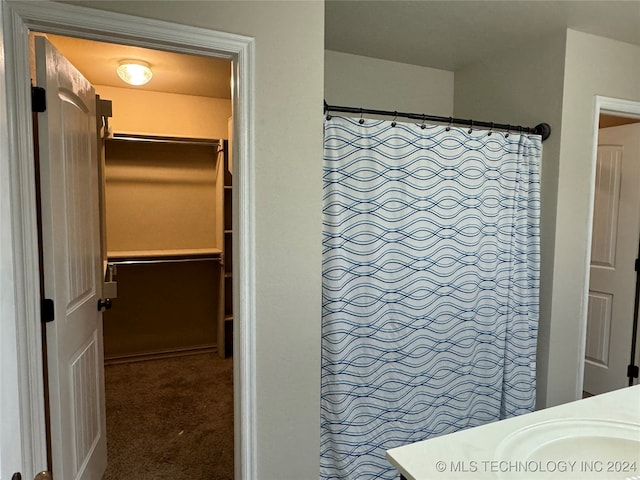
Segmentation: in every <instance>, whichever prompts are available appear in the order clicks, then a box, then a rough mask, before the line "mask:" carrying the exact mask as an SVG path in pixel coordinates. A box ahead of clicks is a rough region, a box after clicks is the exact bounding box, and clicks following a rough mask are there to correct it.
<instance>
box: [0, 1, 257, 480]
mask: <svg viewBox="0 0 640 480" xmlns="http://www.w3.org/2000/svg"><path fill="white" fill-rule="evenodd" d="M6 13H8V14H9V16H10V17H11V20H12V21H11V23H10V24H8V25H6V27H7V28H6V32H5V40H6V44H5V51H6V52H10V55H9V56H8V57H7V58H6V59H5V65H6V67H7V72H8V73H7V78H9V79H10V81H12V82H13V83H14V87H13V91H14V92H15V95H14V96H13V97H12V98H11V99H10V100H9V105H8V107H7V111H8V117H11V118H12V120H13V121H14V122H15V126H16V129H17V132H12V135H11V139H12V148H13V153H14V159H15V160H14V161H12V162H13V163H15V165H14V168H15V170H14V172H18V173H14V174H13V175H12V178H21V179H25V178H33V177H34V174H33V160H32V159H33V146H32V144H31V140H30V139H31V138H32V131H31V126H30V114H29V115H27V112H26V110H25V111H23V109H22V108H18V106H19V105H29V103H30V97H31V92H30V89H29V82H28V80H29V78H30V75H29V62H28V59H29V52H28V48H27V46H28V42H27V37H26V35H27V32H28V31H29V30H32V31H42V32H51V31H55V32H56V33H59V34H63V35H69V36H82V37H85V38H93V39H101V40H106V41H113V42H120V43H126V44H130V45H139V46H145V47H150V48H158V49H165V50H169V51H176V52H180V53H190V54H201V55H205V56H213V57H224V58H228V59H231V60H232V61H233V62H234V78H235V80H236V81H235V85H234V92H233V104H234V122H235V124H236V128H235V131H236V135H235V140H234V143H235V145H234V152H235V162H234V167H235V168H238V169H239V170H241V171H242V172H243V175H242V177H237V185H238V188H237V189H235V190H234V198H235V199H238V200H239V201H238V202H237V203H238V204H239V206H240V207H241V210H242V212H243V214H242V215H239V214H238V213H236V214H235V215H236V218H235V219H237V220H238V221H237V222H235V224H236V225H238V228H237V235H235V237H234V243H236V244H237V245H238V247H239V248H236V249H234V252H235V253H234V256H235V257H239V258H242V260H241V261H238V262H235V266H236V270H237V271H238V272H239V273H240V275H239V277H240V278H242V279H243V282H242V284H241V285H239V287H240V288H239V289H237V290H236V292H237V293H236V295H235V297H236V299H235V301H236V303H237V304H238V308H237V309H236V310H237V312H238V316H237V320H238V322H236V324H235V329H236V331H237V333H238V335H235V340H234V343H235V344H236V348H235V352H236V357H239V358H237V360H238V361H237V362H234V363H235V364H234V378H235V379H236V381H235V384H236V385H238V386H239V387H241V388H236V390H235V393H234V395H235V402H234V403H235V405H237V407H238V408H236V428H237V430H238V431H239V433H240V435H236V438H235V442H236V444H237V446H238V448H236V449H235V456H236V462H235V465H236V466H235V470H236V478H240V479H244V478H250V477H251V473H252V472H253V468H255V467H254V465H253V457H254V454H253V450H254V444H253V440H252V438H254V429H255V427H254V425H253V424H252V422H251V421H250V420H249V419H250V418H252V417H253V412H255V402H254V395H253V391H254V388H255V384H254V383H255V382H254V381H253V379H254V368H255V366H254V355H253V339H252V332H253V331H254V328H253V326H254V319H253V311H254V308H253V305H254V303H255V292H254V282H253V281H252V279H253V274H252V272H253V268H252V265H253V263H254V255H253V249H252V248H251V245H253V237H254V234H253V226H252V225H251V224H250V223H249V222H248V219H249V218H252V212H253V208H254V207H253V196H252V193H251V190H252V189H251V188H249V187H250V185H251V183H252V180H251V179H252V175H253V157H252V151H251V149H249V148H247V145H248V144H250V142H252V140H253V131H252V129H251V128H250V127H251V124H252V116H251V112H252V109H253V97H252V89H251V87H250V82H249V81H248V78H249V77H250V76H251V74H252V68H253V63H252V62H253V61H252V55H253V53H252V52H253V49H252V42H253V40H252V39H250V38H246V37H241V36H238V35H229V34H223V33H220V32H214V31H203V30H202V29H198V28H195V27H186V26H181V25H174V24H169V23H166V22H159V21H153V20H148V19H144V18H137V17H130V16H126V15H120V14H113V13H109V12H100V11H94V10H89V9H83V8H81V7H74V6H68V5H61V4H39V5H37V6H36V5H31V4H29V2H25V3H22V4H11V5H10V6H8V7H7V8H6ZM167 32H169V34H167ZM16 184H20V185H21V187H20V189H21V191H22V197H21V198H22V200H21V202H19V205H17V206H16V208H15V210H14V211H15V212H22V213H21V215H20V216H19V217H15V218H13V221H14V224H15V225H19V226H20V232H21V238H20V241H21V243H20V245H21V246H22V247H21V248H23V251H24V255H23V257H22V260H23V264H22V265H21V267H20V273H21V274H22V278H23V280H24V289H23V291H24V293H23V295H21V296H20V298H18V299H17V301H18V302H19V303H20V304H30V303H31V300H29V295H31V294H34V293H36V292H37V291H38V284H39V281H38V273H37V269H33V268H29V266H30V265H36V264H37V249H36V250H34V247H35V246H36V245H37V240H36V239H37V234H36V231H35V229H34V225H35V223H36V222H35V221H34V219H35V217H36V212H35V208H34V207H33V205H32V204H31V203H30V201H29V197H30V196H31V195H32V193H33V192H32V187H30V188H27V187H25V186H24V182H23V181H22V182H16ZM16 198H18V197H16ZM245 213H247V214H248V215H245ZM235 219H234V220H235ZM245 270H246V272H247V275H246V276H245V275H244V274H243V272H245ZM236 281H237V280H236ZM36 294H37V293H36ZM240 294H242V295H240ZM39 323H40V312H39V310H38V309H35V308H34V309H29V310H28V311H27V312H26V314H25V327H24V328H25V332H27V333H29V332H32V333H34V334H32V335H28V336H27V337H24V338H22V337H21V344H22V343H24V348H25V355H26V356H27V357H28V358H27V360H26V361H25V363H24V364H23V365H22V366H21V368H23V369H24V375H23V379H22V380H21V381H20V391H21V392H23V393H24V395H22V398H24V399H25V400H24V408H25V409H26V411H29V412H30V413H31V414H30V416H29V421H28V422H27V423H25V425H27V427H26V428H27V429H28V431H25V432H24V438H26V439H27V440H26V442H28V444H29V445H30V452H31V453H30V462H29V465H30V466H29V465H26V467H25V471H24V472H23V475H26V476H33V475H35V472H37V471H39V470H41V469H42V466H44V464H45V460H44V458H45V454H46V448H45V445H44V437H43V436H42V432H43V431H44V430H45V428H44V410H45V409H44V400H43V396H42V395H38V394H37V393H38V390H39V388H41V387H38V385H36V384H34V383H33V382H31V381H30V380H28V379H36V378H38V377H39V376H41V373H40V365H41V364H42V350H41V348H40V345H39V340H38V335H35V333H36V332H37V331H38V330H39ZM240 323H242V325H243V328H242V329H240V328H238V324H240ZM25 338H26V339H25ZM246 347H249V348H246ZM241 440H242V441H241ZM25 445H26V443H25Z"/></svg>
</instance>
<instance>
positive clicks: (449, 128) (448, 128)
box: [445, 117, 453, 132]
mask: <svg viewBox="0 0 640 480" xmlns="http://www.w3.org/2000/svg"><path fill="white" fill-rule="evenodd" d="M452 123H453V117H449V125H447V128H445V130H446V131H447V132H449V131H451V124H452Z"/></svg>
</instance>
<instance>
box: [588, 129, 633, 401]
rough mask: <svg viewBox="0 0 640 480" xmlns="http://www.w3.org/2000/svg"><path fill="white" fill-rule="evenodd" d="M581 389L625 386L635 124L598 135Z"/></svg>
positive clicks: (630, 305)
mask: <svg viewBox="0 0 640 480" xmlns="http://www.w3.org/2000/svg"><path fill="white" fill-rule="evenodd" d="M598 143H599V145H598V154H597V164H596V184H595V198H594V213H593V236H592V247H591V278H590V282H589V303H588V308H589V310H588V317H587V344H586V356H585V373H584V390H585V391H587V392H589V393H592V394H598V393H604V392H608V391H611V390H616V389H618V388H623V387H625V386H627V385H628V378H627V365H628V364H629V359H630V355H631V335H632V328H633V306H634V305H633V303H634V296H635V281H636V274H635V270H634V265H635V259H636V255H637V252H638V238H639V236H640V188H638V185H640V124H631V125H624V126H620V127H611V128H604V129H601V130H600V131H599V134H598Z"/></svg>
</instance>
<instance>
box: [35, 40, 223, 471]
mask: <svg viewBox="0 0 640 480" xmlns="http://www.w3.org/2000/svg"><path fill="white" fill-rule="evenodd" d="M44 36H45V37H46V38H47V40H48V41H49V42H51V43H52V44H53V46H54V47H55V48H56V49H57V50H58V51H59V52H60V53H61V54H62V55H64V57H65V58H67V60H69V61H70V62H71V63H72V64H73V65H74V66H75V67H76V68H77V69H78V70H79V71H80V73H81V74H82V75H83V76H85V77H86V78H87V79H88V80H89V81H90V82H91V83H92V84H93V85H94V88H95V90H96V93H97V94H98V95H99V96H100V98H101V99H102V103H103V104H104V103H105V100H104V99H109V100H108V102H110V103H109V104H108V106H109V107H110V108H108V109H107V110H108V115H107V116H105V117H104V118H103V122H101V123H103V125H102V126H101V128H100V137H101V138H100V140H99V145H100V142H101V143H102V145H100V146H101V148H100V149H99V150H100V151H101V153H102V154H101V155H100V157H102V159H100V160H101V162H100V163H102V168H101V171H102V173H103V175H102V176H103V181H102V186H101V190H102V192H101V193H102V194H101V198H102V199H103V202H102V209H101V210H102V216H103V221H102V222H101V223H102V235H101V237H102V240H103V241H102V242H101V243H102V246H103V257H102V258H103V260H104V265H106V268H105V273H106V274H108V275H109V277H110V278H109V280H110V282H109V283H108V285H106V286H105V288H104V289H103V295H102V296H103V297H109V299H110V300H111V302H112V303H111V304H112V306H113V308H110V309H109V310H107V311H105V312H104V313H103V319H104V322H103V329H102V332H103V339H104V341H103V345H104V357H105V369H104V378H105V393H106V395H105V399H106V401H105V403H106V432H107V446H108V467H107V471H106V476H105V479H106V480H109V479H118V478H123V476H124V475H128V476H131V477H135V478H140V479H141V480H142V479H145V478H156V477H157V476H158V475H159V474H160V473H162V474H164V475H169V476H171V475H172V472H173V476H180V475H181V474H184V475H188V476H189V478H194V479H196V478H202V479H203V480H204V479H210V478H217V479H220V480H230V479H232V478H233V380H232V376H233V375H232V359H231V355H232V347H231V344H232V322H233V315H232V314H233V312H232V305H231V304H232V302H231V301H230V300H231V299H232V282H231V280H232V262H231V257H232V252H231V245H232V232H233V230H232V221H231V210H232V204H231V200H232V199H231V193H232V174H231V170H230V166H231V165H232V163H231V159H230V156H229V146H228V140H227V139H228V137H229V128H230V126H231V125H232V120H231V117H230V116H231V91H230V88H231V62H230V61H228V60H224V59H214V58H208V57H201V56H197V57H196V56H192V55H184V54H175V53H170V52H158V51H153V50H149V49H142V48H138V47H137V48H133V47H128V46H125V45H114V44H108V43H104V42H96V41H90V40H83V39H77V38H71V37H62V36H59V35H51V34H49V35H44ZM117 59H136V60H138V61H144V62H145V64H147V65H150V66H151V67H152V68H153V71H154V76H155V77H156V78H155V79H154V78H152V79H151V81H150V82H148V83H147V84H145V85H144V86H135V87H134V86H130V85H128V84H126V83H125V82H124V81H122V80H121V79H120V78H119V77H118V76H117V75H116V68H117V67H118V64H119V63H118V60H117ZM184 71H187V72H189V75H185V74H184ZM175 76H178V77H179V78H180V80H179V81H177V82H176V81H173V80H172V77H175ZM154 81H155V82H156V83H155V84H154ZM102 113H103V114H104V112H102ZM107 287H109V290H111V291H110V292H106V291H104V290H106V288H107ZM143 361H144V362H146V363H145V364H142V363H140V362H143ZM168 458H169V459H170V460H167V459H168Z"/></svg>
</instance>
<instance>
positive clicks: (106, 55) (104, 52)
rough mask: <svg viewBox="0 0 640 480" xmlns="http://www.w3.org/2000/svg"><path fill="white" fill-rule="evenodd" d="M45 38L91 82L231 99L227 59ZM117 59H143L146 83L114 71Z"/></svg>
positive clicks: (110, 85)
mask: <svg viewBox="0 0 640 480" xmlns="http://www.w3.org/2000/svg"><path fill="white" fill-rule="evenodd" d="M47 38H48V39H49V40H50V41H51V43H53V45H55V47H56V48H57V49H58V50H60V52H62V54H63V55H64V56H65V57H67V59H68V60H69V61H70V62H71V63H72V64H73V65H74V66H75V67H76V68H77V69H78V70H80V71H81V72H82V74H83V75H84V76H85V77H86V78H87V79H88V80H89V81H90V82H91V83H93V84H94V85H106V86H109V87H125V88H136V89H139V90H151V91H155V92H166V93H179V94H183V95H198V96H203V97H215V98H231V61H230V60H224V59H218V58H211V57H202V56H197V55H185V54H178V53H170V52H163V51H159V50H149V49H146V48H140V47H130V46H126V45H118V44H111V43H102V42H95V41H92V40H82V39H78V38H70V37H61V36H58V35H51V34H47ZM121 60H143V61H145V62H147V63H148V64H149V65H150V66H151V69H152V71H153V78H152V79H151V81H150V82H149V83H147V84H146V85H143V86H140V87H132V86H130V85H127V84H126V83H124V82H123V81H122V80H120V78H119V77H118V75H117V74H116V67H117V66H118V65H119V63H120V61H121Z"/></svg>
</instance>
